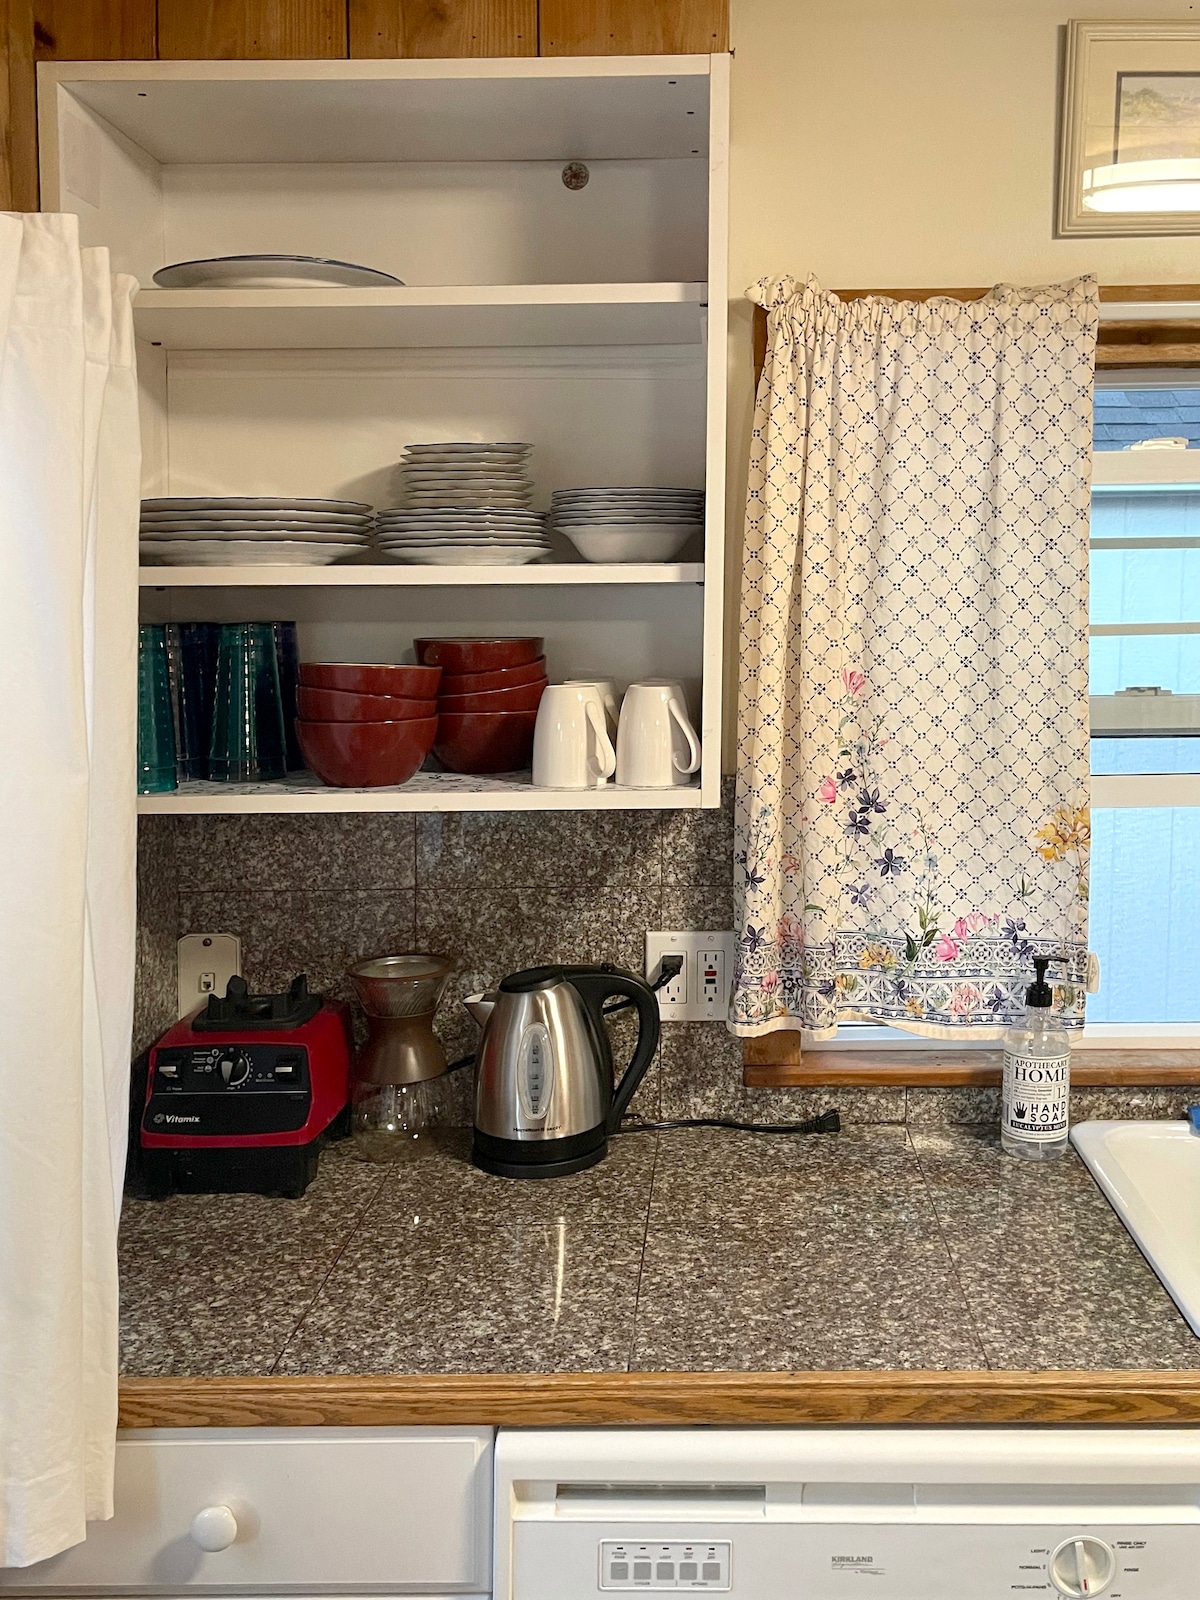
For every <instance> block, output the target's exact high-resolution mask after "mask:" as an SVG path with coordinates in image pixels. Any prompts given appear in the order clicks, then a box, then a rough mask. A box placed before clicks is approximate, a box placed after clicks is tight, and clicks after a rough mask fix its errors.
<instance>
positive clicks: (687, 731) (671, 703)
mask: <svg viewBox="0 0 1200 1600" xmlns="http://www.w3.org/2000/svg"><path fill="white" fill-rule="evenodd" d="M667 710H668V711H669V712H670V713H671V715H672V716H673V717H674V719H675V721H676V722H677V723H678V724H679V728H680V731H681V733H682V734H683V736H684V738H685V739H686V740H687V742H688V751H689V753H690V755H691V760H690V761H689V763H688V765H687V766H686V767H685V766H683V765H682V763H681V762H680V760H679V757H678V756H677V755H676V754H675V753H674V751H672V753H671V764H672V765H673V766H674V768H675V770H676V772H698V771H699V770H700V745H699V742H698V741H697V739H696V734H695V730H694V729H693V728H692V725H691V723H690V722H689V721H688V717H687V712H686V711H685V710H684V709H683V707H682V706H681V705H680V704H679V701H678V700H676V698H675V696H674V695H672V696H671V698H670V700H668V701H667Z"/></svg>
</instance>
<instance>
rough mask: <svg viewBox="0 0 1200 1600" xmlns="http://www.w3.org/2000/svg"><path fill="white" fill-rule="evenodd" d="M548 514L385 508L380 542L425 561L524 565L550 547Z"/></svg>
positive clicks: (401, 555)
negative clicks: (547, 534)
mask: <svg viewBox="0 0 1200 1600" xmlns="http://www.w3.org/2000/svg"><path fill="white" fill-rule="evenodd" d="M545 522H546V519H545V518H544V517H543V516H542V515H541V514H540V513H539V512H536V511H529V510H526V509H524V508H522V507H512V506H490V507H486V508H482V509H480V508H472V507H469V506H463V507H455V506H452V507H447V508H438V507H428V508H424V507H423V508H421V509H418V510H412V509H408V508H404V507H401V508H400V509H398V510H395V511H381V512H380V513H379V517H378V521H377V528H378V533H379V545H380V548H381V549H382V550H385V551H386V552H387V554H388V555H390V556H395V557H396V559H397V560H399V561H410V562H413V563H414V564H415V565H417V566H425V567H523V566H525V565H526V564H527V563H528V562H530V561H540V560H541V558H542V557H543V556H544V555H546V554H547V553H548V551H549V549H550V545H549V541H548V540H547V538H546V528H545Z"/></svg>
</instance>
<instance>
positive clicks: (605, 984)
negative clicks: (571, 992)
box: [563, 966, 660, 1133]
mask: <svg viewBox="0 0 1200 1600" xmlns="http://www.w3.org/2000/svg"><path fill="white" fill-rule="evenodd" d="M563 976H564V977H565V978H566V979H567V981H568V983H571V984H573V985H574V986H575V988H576V989H578V990H579V993H580V994H581V995H582V996H583V1000H584V1003H585V1005H587V1007H588V1009H589V1010H590V1011H591V1012H592V1014H593V1016H594V1017H595V1018H596V1021H597V1024H598V1025H599V1026H600V1027H601V1028H602V1027H603V1026H604V1022H603V1012H602V1010H601V1007H602V1006H603V1004H604V1002H605V1001H606V1000H611V999H618V998H619V999H622V1000H631V1001H632V1002H633V1004H634V1005H635V1006H636V1007H637V1014H638V1036H637V1044H636V1045H635V1046H634V1050H633V1057H632V1059H631V1061H630V1063H629V1065H628V1066H627V1067H626V1068H625V1071H624V1072H623V1073H622V1075H621V1079H620V1082H619V1083H618V1084H617V1086H616V1088H615V1090H614V1091H613V1103H612V1108H611V1110H610V1111H609V1113H608V1132H609V1133H616V1131H617V1129H618V1128H619V1127H620V1126H621V1118H622V1117H623V1116H624V1115H625V1112H626V1111H627V1110H628V1108H629V1102H630V1101H631V1100H632V1099H633V1097H634V1094H635V1093H636V1092H637V1087H638V1084H640V1083H641V1081H642V1079H643V1078H644V1077H645V1076H646V1069H647V1068H648V1067H649V1065H650V1063H651V1062H652V1061H653V1060H654V1052H655V1051H656V1050H657V1049H658V1035H659V1026H660V1023H659V1015H658V999H657V997H656V996H655V993H654V990H653V989H652V988H651V987H650V985H649V984H648V983H647V982H646V981H645V979H644V978H639V977H638V975H637V973H636V972H628V971H626V969H625V968H624V967H610V966H603V967H567V968H565V969H564V972H563Z"/></svg>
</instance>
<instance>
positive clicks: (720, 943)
mask: <svg viewBox="0 0 1200 1600" xmlns="http://www.w3.org/2000/svg"><path fill="white" fill-rule="evenodd" d="M734 947H735V936H734V934H733V933H692V932H685V933H648V934H647V935H646V977H647V978H648V979H649V981H650V982H651V983H653V981H654V979H655V978H656V977H657V976H658V973H659V970H660V967H661V964H662V958H663V956H665V955H677V956H682V957H683V970H682V971H681V972H680V974H679V976H678V977H677V978H674V979H673V980H672V981H671V982H670V983H669V984H667V985H666V987H665V988H662V989H660V990H659V991H658V1010H659V1015H660V1016H661V1018H662V1020H663V1021H664V1022H724V1021H725V1019H726V1017H727V1016H728V1015H729V986H730V983H731V982H732V978H733V958H734Z"/></svg>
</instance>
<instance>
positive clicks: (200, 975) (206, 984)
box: [176, 933, 242, 1017]
mask: <svg viewBox="0 0 1200 1600" xmlns="http://www.w3.org/2000/svg"><path fill="white" fill-rule="evenodd" d="M176 971H177V973H178V979H179V1015H180V1016H181V1017H186V1016H187V1014H188V1012H189V1011H194V1010H195V1009H196V1007H197V1006H202V1005H203V1004H204V1002H205V1001H206V1000H207V999H208V997H209V995H210V994H219V995H223V994H224V993H225V985H226V984H227V983H228V982H229V980H230V978H234V977H239V976H240V975H241V971H242V941H241V940H240V939H239V938H238V936H237V934H236V933H185V934H184V936H183V938H182V939H180V941H179V945H178V955H177V957H176Z"/></svg>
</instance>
